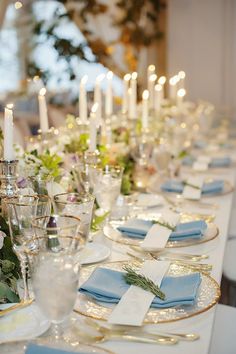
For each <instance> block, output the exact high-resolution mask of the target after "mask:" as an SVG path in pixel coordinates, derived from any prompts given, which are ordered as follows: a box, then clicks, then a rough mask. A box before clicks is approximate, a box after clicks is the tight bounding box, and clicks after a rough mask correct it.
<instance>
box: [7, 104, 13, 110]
mask: <svg viewBox="0 0 236 354" xmlns="http://www.w3.org/2000/svg"><path fill="white" fill-rule="evenodd" d="M13 107H14V104H13V103H8V104H7V105H6V108H7V109H10V110H12V109H13Z"/></svg>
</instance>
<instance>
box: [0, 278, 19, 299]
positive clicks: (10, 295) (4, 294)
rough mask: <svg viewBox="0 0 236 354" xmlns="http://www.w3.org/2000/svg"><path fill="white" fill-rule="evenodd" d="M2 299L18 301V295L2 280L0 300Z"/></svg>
mask: <svg viewBox="0 0 236 354" xmlns="http://www.w3.org/2000/svg"><path fill="white" fill-rule="evenodd" d="M2 299H7V300H8V301H9V302H19V296H18V295H17V294H16V293H15V292H13V291H12V290H11V288H10V287H9V286H8V285H7V284H5V283H3V282H1V283H0V300H2Z"/></svg>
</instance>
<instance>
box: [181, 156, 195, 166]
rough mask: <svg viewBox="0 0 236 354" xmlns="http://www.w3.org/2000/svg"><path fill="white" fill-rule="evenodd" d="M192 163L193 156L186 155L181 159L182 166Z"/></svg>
mask: <svg viewBox="0 0 236 354" xmlns="http://www.w3.org/2000/svg"><path fill="white" fill-rule="evenodd" d="M193 163H194V157H193V156H186V157H185V158H183V160H182V164H183V165H184V166H191V165H192V164H193Z"/></svg>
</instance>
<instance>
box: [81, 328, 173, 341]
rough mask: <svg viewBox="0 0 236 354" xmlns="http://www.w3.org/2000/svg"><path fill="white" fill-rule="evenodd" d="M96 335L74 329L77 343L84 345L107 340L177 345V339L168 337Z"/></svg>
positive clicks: (119, 334)
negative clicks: (80, 342) (83, 343)
mask: <svg viewBox="0 0 236 354" xmlns="http://www.w3.org/2000/svg"><path fill="white" fill-rule="evenodd" d="M98 333H99V334H98V335H93V334H90V333H87V332H85V331H83V330H82V329H81V328H76V334H77V338H78V343H79V341H80V340H82V341H83V342H85V343H102V342H106V341H108V340H114V339H116V340H124V341H129V342H140V343H146V344H162V345H173V344H176V343H178V339H177V338H174V337H170V336H155V338H153V337H152V336H149V335H144V334H143V335H142V336H141V335H138V336H137V335H133V334H125V333H123V334H122V333H116V332H110V333H106V334H105V333H102V332H100V331H98Z"/></svg>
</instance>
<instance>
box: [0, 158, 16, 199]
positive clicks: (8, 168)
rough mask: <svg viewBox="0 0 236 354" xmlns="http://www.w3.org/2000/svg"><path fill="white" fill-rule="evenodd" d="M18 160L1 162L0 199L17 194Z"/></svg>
mask: <svg viewBox="0 0 236 354" xmlns="http://www.w3.org/2000/svg"><path fill="white" fill-rule="evenodd" d="M17 163H18V160H10V161H9V160H0V197H1V198H3V197H13V196H15V195H16V194H17V185H16V168H17Z"/></svg>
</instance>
